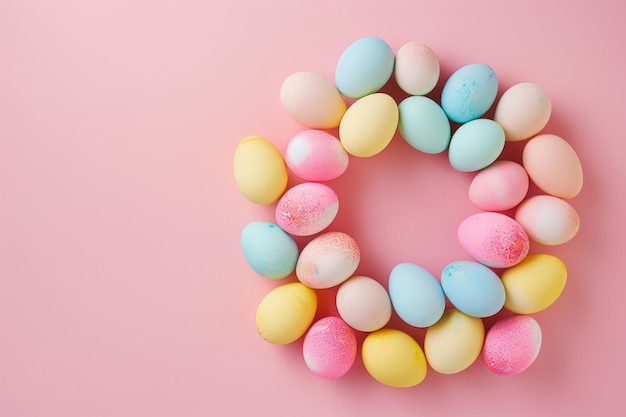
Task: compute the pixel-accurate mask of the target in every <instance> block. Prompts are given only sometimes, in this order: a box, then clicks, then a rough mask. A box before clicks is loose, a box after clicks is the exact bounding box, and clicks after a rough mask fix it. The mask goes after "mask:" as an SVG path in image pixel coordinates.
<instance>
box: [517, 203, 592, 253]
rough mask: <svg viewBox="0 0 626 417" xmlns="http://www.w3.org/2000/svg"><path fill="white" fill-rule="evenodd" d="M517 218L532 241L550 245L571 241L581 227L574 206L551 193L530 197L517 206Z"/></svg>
mask: <svg viewBox="0 0 626 417" xmlns="http://www.w3.org/2000/svg"><path fill="white" fill-rule="evenodd" d="M515 220H517V221H518V222H519V224H521V225H522V227H524V230H526V233H528V237H529V238H530V239H531V240H532V241H534V242H537V243H541V244H542V245H548V246H555V245H562V244H564V243H567V242H569V241H570V240H572V239H573V238H574V236H576V234H577V233H578V229H579V228H580V217H579V216H578V213H577V212H576V210H575V209H574V207H572V205H571V204H569V203H568V202H567V201H565V200H562V199H560V198H557V197H553V196H551V195H536V196H532V197H530V198H528V199H527V200H526V201H524V202H523V203H522V204H520V205H519V207H518V208H517V211H516V212H515Z"/></svg>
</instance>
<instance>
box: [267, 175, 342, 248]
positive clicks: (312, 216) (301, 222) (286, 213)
mask: <svg viewBox="0 0 626 417" xmlns="http://www.w3.org/2000/svg"><path fill="white" fill-rule="evenodd" d="M338 211H339V199H338V198H337V194H336V193H335V192H334V191H333V189H332V188H330V187H329V186H327V185H324V184H319V183H316V182H305V183H303V184H298V185H296V186H294V187H292V188H290V189H289V190H287V192H285V194H283V196H282V197H281V198H280V200H279V201H278V205H277V206H276V223H277V224H278V225H279V226H280V227H281V228H282V229H283V230H284V231H286V232H287V233H289V234H292V235H295V236H310V235H314V234H315V233H319V232H321V231H322V230H324V229H326V228H327V227H328V226H329V225H330V224H331V223H332V222H333V220H335V216H337V212H338Z"/></svg>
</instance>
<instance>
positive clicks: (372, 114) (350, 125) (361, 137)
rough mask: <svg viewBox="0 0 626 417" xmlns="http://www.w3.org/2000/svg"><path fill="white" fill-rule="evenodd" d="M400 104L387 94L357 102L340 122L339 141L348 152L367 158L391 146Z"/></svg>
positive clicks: (375, 95)
mask: <svg viewBox="0 0 626 417" xmlns="http://www.w3.org/2000/svg"><path fill="white" fill-rule="evenodd" d="M398 115H399V113H398V105H397V104H396V102H395V101H394V100H393V98H391V96H389V95H388V94H385V93H374V94H370V95H367V96H365V97H363V98H360V99H358V100H357V101H355V102H354V103H353V104H352V105H351V106H350V107H349V108H348V110H347V111H346V112H345V114H344V115H343V118H342V119H341V123H340V124H339V140H340V141H341V144H342V145H343V147H344V148H345V150H346V151H348V153H350V154H352V155H354V156H360V157H368V156H374V155H376V154H377V153H379V152H381V151H382V150H383V149H385V148H386V147H387V145H389V142H391V139H392V138H393V135H394V134H395V132H396V129H397V127H398Z"/></svg>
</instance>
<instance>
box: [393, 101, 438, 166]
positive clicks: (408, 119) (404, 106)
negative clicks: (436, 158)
mask: <svg viewBox="0 0 626 417" xmlns="http://www.w3.org/2000/svg"><path fill="white" fill-rule="evenodd" d="M398 112H399V116H400V117H399V120H398V131H399V132H400V135H401V136H402V138H403V139H404V140H405V141H406V142H407V143H408V144H409V145H411V146H412V147H414V148H415V149H417V150H418V151H422V152H424V153H428V154H436V153H441V152H443V151H445V150H446V149H447V148H448V144H449V143H450V121H449V120H448V117H447V116H446V114H445V113H444V112H443V110H442V109H441V107H439V105H438V104H437V103H435V102H434V101H433V100H431V99H430V98H428V97H423V96H411V97H407V98H406V99H404V100H402V102H400V104H399V105H398Z"/></svg>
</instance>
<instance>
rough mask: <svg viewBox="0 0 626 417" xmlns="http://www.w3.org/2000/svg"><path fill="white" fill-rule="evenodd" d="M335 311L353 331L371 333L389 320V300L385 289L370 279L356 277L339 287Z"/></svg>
mask: <svg viewBox="0 0 626 417" xmlns="http://www.w3.org/2000/svg"><path fill="white" fill-rule="evenodd" d="M336 304H337V311H338V312H339V315H340V316H341V318H342V319H343V320H344V321H345V322H346V323H348V325H349V326H350V327H352V328H353V329H356V330H359V331H362V332H373V331H375V330H378V329H381V328H383V327H384V326H385V325H386V324H387V323H388V322H389V319H391V299H390V298H389V294H388V293H387V290H386V289H385V287H383V286H382V284H380V283H379V282H378V281H376V280H375V279H373V278H370V277H364V276H356V277H352V278H350V279H349V280H347V281H345V282H344V283H343V284H341V286H340V287H339V290H338V291H337V297H336Z"/></svg>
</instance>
